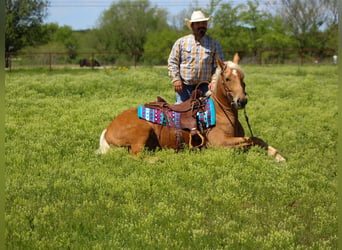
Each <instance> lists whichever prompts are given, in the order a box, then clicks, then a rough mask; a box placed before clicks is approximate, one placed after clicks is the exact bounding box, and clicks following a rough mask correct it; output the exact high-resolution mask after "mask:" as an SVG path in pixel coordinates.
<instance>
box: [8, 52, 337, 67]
mask: <svg viewBox="0 0 342 250" xmlns="http://www.w3.org/2000/svg"><path fill="white" fill-rule="evenodd" d="M223 52H224V56H225V59H226V60H228V59H230V58H233V55H234V54H235V53H236V52H238V53H239V55H240V58H241V64H258V65H269V64H299V65H304V64H337V49H297V50H296V49H262V50H225V51H223ZM169 53H170V51H167V52H165V51H163V52H156V51H154V52H146V51H145V52H139V51H131V52H108V51H106V52H7V53H6V62H5V64H6V68H7V69H8V70H12V69H20V68H37V67H46V68H49V69H50V70H52V69H55V68H92V69H95V68H110V67H123V66H125V67H137V66H144V65H149V66H151V65H154V66H163V65H164V66H165V65H167V58H168V55H169Z"/></svg>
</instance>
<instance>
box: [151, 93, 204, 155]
mask: <svg viewBox="0 0 342 250" xmlns="http://www.w3.org/2000/svg"><path fill="white" fill-rule="evenodd" d="M207 99H208V97H203V96H202V91H201V90H199V89H196V90H194V91H193V92H192V95H191V97H190V98H189V99H188V100H187V101H185V102H183V103H180V104H170V103H167V102H166V101H165V100H164V99H163V98H162V97H160V96H158V97H157V101H156V102H150V103H146V104H145V105H144V106H145V107H147V108H152V109H159V110H161V111H162V112H163V114H164V116H165V117H166V119H168V122H169V124H171V126H170V127H173V128H174V129H175V132H176V138H177V150H178V149H181V148H182V147H183V144H184V137H183V134H182V131H181V130H182V129H184V130H188V131H190V134H189V147H190V148H200V147H202V146H203V145H204V143H205V138H204V136H203V127H202V126H201V124H200V123H198V119H197V113H198V112H204V111H205V110H206V100H207ZM170 111H174V112H177V113H180V126H181V128H179V127H176V125H175V121H174V120H173V118H172V117H171V115H170V113H169V112H170Z"/></svg>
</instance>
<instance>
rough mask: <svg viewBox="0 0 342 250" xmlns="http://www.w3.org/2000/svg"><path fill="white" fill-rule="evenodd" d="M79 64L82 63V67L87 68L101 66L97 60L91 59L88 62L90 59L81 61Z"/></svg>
mask: <svg viewBox="0 0 342 250" xmlns="http://www.w3.org/2000/svg"><path fill="white" fill-rule="evenodd" d="M79 63H80V67H84V66H87V67H94V66H95V67H100V66H101V65H100V63H99V61H97V60H96V59H90V60H88V59H85V58H84V59H80V61H79Z"/></svg>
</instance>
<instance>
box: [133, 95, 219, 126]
mask: <svg viewBox="0 0 342 250" xmlns="http://www.w3.org/2000/svg"><path fill="white" fill-rule="evenodd" d="M205 107H206V111H205V112H198V113H197V121H198V122H199V123H201V124H203V126H204V127H205V128H209V127H212V126H214V125H215V124H216V113H215V106H214V102H213V100H212V99H211V98H208V99H207V102H206V106H205ZM138 117H139V118H141V119H144V120H146V121H149V122H153V123H156V124H160V125H164V126H176V127H177V128H182V127H181V125H180V113H178V112H175V111H169V117H165V115H164V113H163V111H162V110H159V109H151V108H146V107H145V106H139V107H138ZM171 119H172V120H171ZM173 124H174V125H173Z"/></svg>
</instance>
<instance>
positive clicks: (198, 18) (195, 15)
mask: <svg viewBox="0 0 342 250" xmlns="http://www.w3.org/2000/svg"><path fill="white" fill-rule="evenodd" d="M209 20H210V18H209V17H205V15H204V14H203V12H202V11H200V10H198V11H194V12H192V15H191V19H190V20H189V19H188V18H185V22H186V25H187V26H188V27H189V29H191V23H196V22H203V21H207V22H209Z"/></svg>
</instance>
